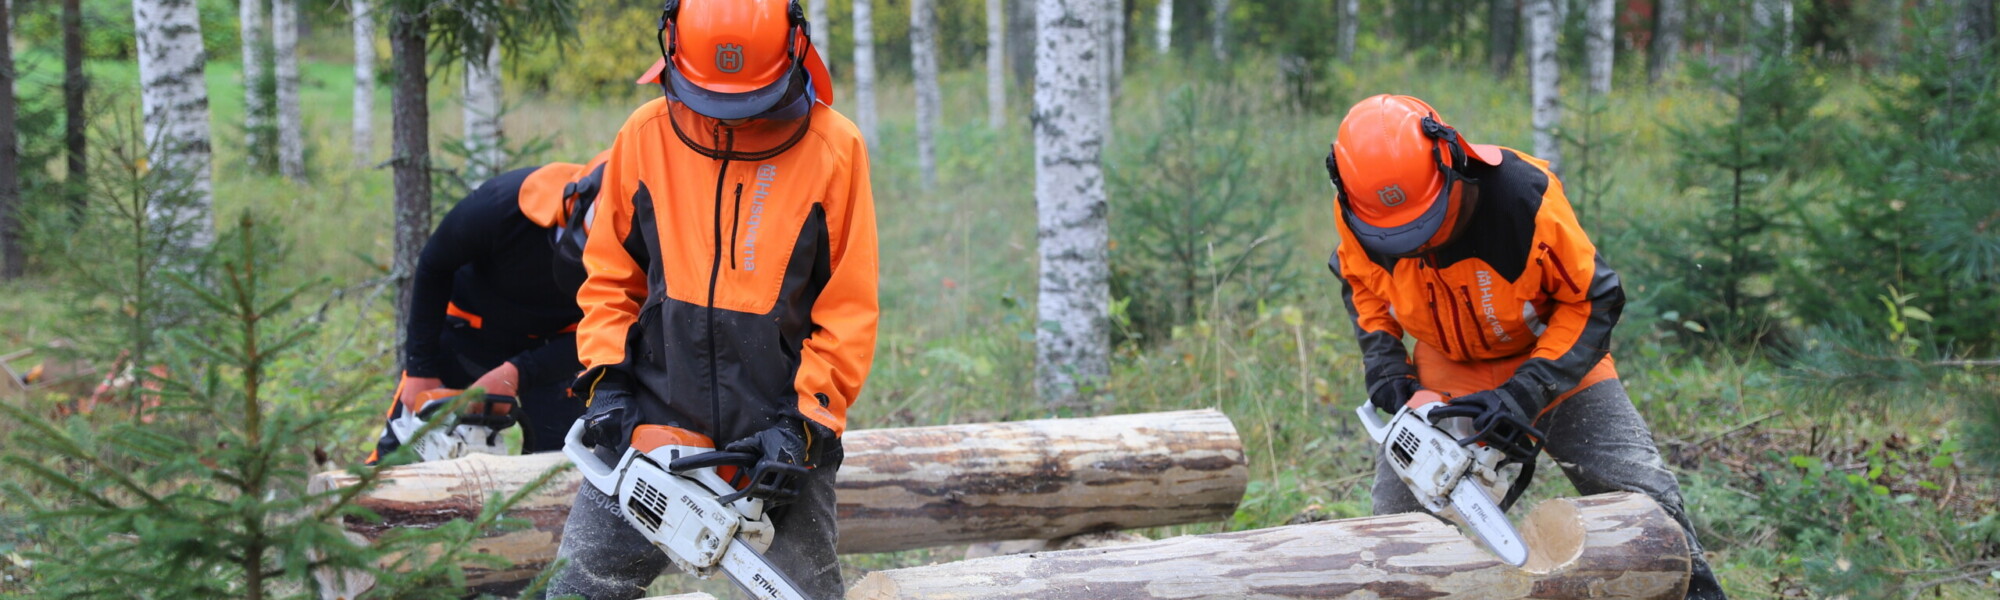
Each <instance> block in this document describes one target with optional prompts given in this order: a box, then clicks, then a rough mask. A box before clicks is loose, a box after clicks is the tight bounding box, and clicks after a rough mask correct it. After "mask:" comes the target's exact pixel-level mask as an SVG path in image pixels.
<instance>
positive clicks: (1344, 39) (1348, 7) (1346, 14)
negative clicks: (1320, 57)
mask: <svg viewBox="0 0 2000 600" xmlns="http://www.w3.org/2000/svg"><path fill="white" fill-rule="evenodd" d="M1360 33H1361V0H1340V31H1339V37H1338V38H1336V39H1335V40H1334V52H1335V56H1336V57H1338V58H1339V59H1340V60H1341V61H1343V62H1345V61H1350V60H1354V38H1355V37H1356V36H1358V35H1360Z"/></svg>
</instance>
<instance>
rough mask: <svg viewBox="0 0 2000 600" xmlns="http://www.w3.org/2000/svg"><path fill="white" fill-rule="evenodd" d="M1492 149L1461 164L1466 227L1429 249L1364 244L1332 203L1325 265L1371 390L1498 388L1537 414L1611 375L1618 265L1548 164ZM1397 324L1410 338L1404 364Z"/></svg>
mask: <svg viewBox="0 0 2000 600" xmlns="http://www.w3.org/2000/svg"><path fill="white" fill-rule="evenodd" d="M1501 150H1502V151H1501V154H1502V157H1503V159H1502V160H1501V162H1500V165H1499V166H1488V165H1485V164H1481V163H1478V162H1477V161H1473V162H1472V164H1471V166H1469V167H1468V168H1466V169H1465V170H1464V172H1465V174H1466V175H1467V176H1468V177H1471V178H1473V179H1476V180H1478V184H1477V185H1478V189H1479V196H1478V199H1477V201H1476V204H1475V208H1474V209H1473V214H1472V215H1471V217H1470V220H1469V221H1468V223H1467V224H1466V225H1465V227H1466V228H1467V230H1466V231H1465V232H1464V233H1462V234H1460V236H1459V237H1458V239H1456V240H1455V241H1452V242H1451V243H1449V244H1447V245H1446V246H1444V247H1442V248H1439V249H1437V250H1435V251H1433V252H1430V253H1428V254H1423V255H1419V256H1415V257H1406V258H1392V257H1387V256H1382V255H1378V254H1374V253H1371V252H1368V251H1367V250H1366V249H1364V248H1362V247H1361V246H1360V245H1359V244H1358V243H1356V242H1355V241H1354V239H1355V238H1354V235H1353V233H1352V232H1350V231H1348V230H1347V225H1346V219H1345V218H1343V217H1342V215H1339V214H1338V212H1339V211H1340V210H1341V208H1340V207H1339V206H1338V204H1336V205H1335V207H1334V210H1335V212H1336V214H1335V217H1336V218H1335V219H1334V222H1335V223H1339V224H1340V225H1339V227H1340V234H1341V235H1340V237H1341V241H1340V245H1339V246H1338V247H1337V248H1336V249H1335V250H1334V254H1333V257H1332V259H1331V260H1329V261H1328V266H1330V267H1331V268H1332V269H1333V272H1334V274H1335V275H1337V276H1339V277H1340V278H1341V284H1342V285H1341V298H1342V300H1343V301H1345V302H1346V305H1347V311H1348V313H1349V314H1351V315H1353V317H1354V328H1355V336H1356V337H1357V338H1358V339H1359V341H1360V343H1361V348H1362V362H1363V368H1364V369H1365V371H1366V375H1367V382H1368V386H1369V390H1370V391H1371V392H1373V391H1375V389H1376V387H1377V386H1380V385H1383V383H1384V382H1386V381H1389V380H1392V379H1395V378H1400V377H1417V378H1418V379H1419V380H1420V381H1421V383H1422V385H1423V386H1424V387H1426V388H1438V389H1440V391H1445V392H1446V393H1452V394H1459V395H1462V394H1465V393H1470V392H1472V391H1479V390H1483V389H1493V388H1496V387H1497V388H1501V389H1504V390H1505V391H1507V392H1508V394H1509V395H1511V396H1513V397H1514V399H1515V400H1516V401H1517V402H1519V403H1520V404H1521V406H1520V407H1519V408H1521V410H1522V412H1524V413H1525V414H1527V415H1539V414H1541V413H1542V412H1543V411H1544V410H1546V409H1548V408H1553V406H1554V404H1555V402H1557V401H1559V400H1560V399H1561V398H1563V397H1566V396H1567V394H1568V393H1569V392H1571V391H1573V390H1575V389H1579V388H1580V386H1581V385H1582V384H1584V383H1595V381H1596V380H1599V379H1604V378H1608V377H1616V374H1615V371H1613V370H1612V368H1611V361H1610V358H1609V353H1610V348H1611V329H1612V326H1614V325H1616V324H1617V323H1618V316H1619V313H1620V312H1621V311H1622V310H1623V308H1624V305H1625V293H1624V290H1623V288H1622V287H1621V286H1620V285H1619V281H1618V274H1617V273H1615V272H1613V271H1612V270H1611V267H1610V266H1608V265H1606V264H1605V262H1604V259H1603V257H1601V256H1599V254H1598V252H1597V249H1596V247H1595V246H1593V245H1592V244H1591V242H1590V238H1589V237H1588V236H1586V235H1585V234H1584V231H1583V228H1582V226H1580V225H1579V224H1578V223H1577V220H1576V214H1575V213H1574V212H1573V211H1572V210H1571V209H1570V204H1569V200H1568V199H1567V198H1565V197H1564V195H1563V190H1562V183H1561V181H1559V180H1557V179H1556V177H1555V175H1554V174H1553V173H1551V172H1550V171H1549V169H1548V162H1547V161H1543V160H1541V159H1538V158H1534V157H1531V156H1527V155H1525V154H1521V153H1519V152H1517V151H1515V150H1511V149H1506V148H1503V149H1501ZM1405 334H1408V335H1409V336H1410V337H1412V338H1415V339H1416V341H1417V344H1418V346H1417V354H1418V356H1417V360H1416V361H1414V362H1412V361H1411V360H1410V357H1409V354H1408V353H1406V352H1405V350H1404V347H1403V342H1402V338H1403V336H1404V335H1405ZM1482 380H1483V381H1482Z"/></svg>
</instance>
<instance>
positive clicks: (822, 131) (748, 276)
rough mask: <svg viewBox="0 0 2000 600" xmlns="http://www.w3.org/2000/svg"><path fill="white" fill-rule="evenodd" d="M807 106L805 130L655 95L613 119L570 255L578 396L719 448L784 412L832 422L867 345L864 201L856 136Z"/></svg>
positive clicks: (871, 312) (855, 382)
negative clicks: (612, 394)
mask: <svg viewBox="0 0 2000 600" xmlns="http://www.w3.org/2000/svg"><path fill="white" fill-rule="evenodd" d="M811 111H812V112H811V115H810V116H809V120H808V121H807V123H809V127H808V128H807V129H805V130H804V131H803V133H799V126H798V125H797V123H798V122H797V121H785V122H772V121H765V120H754V119H753V120H750V121H747V122H744V123H740V124H737V125H723V124H721V123H720V122H717V121H714V120H712V119H707V118H706V117H700V116H699V115H693V113H692V112H691V111H688V110H687V109H686V108H684V107H677V106H676V103H674V102H673V101H671V100H668V99H664V98H662V99H658V100H654V101H652V102H650V103H648V104H646V105H645V106H643V107H641V108H640V109H639V110H638V111H637V112H635V113H633V114H632V117H631V118H630V119H629V120H628V121H626V123H625V125H624V127H623V128H622V129H621V130H620V131H619V133H618V140H617V142H616V143H615V144H614V145H613V147H612V149H611V158H610V163H609V165H608V167H607V168H606V171H605V174H604V179H603V183H602V187H601V193H600V196H599V200H598V202H597V207H596V208H597V216H596V218H595V219H594V220H593V221H592V226H591V235H590V240H589V242H588V244H587V246H586V247H585V251H584V264H585V266H586V267H587V268H588V270H589V278H588V279H586V280H585V281H584V284H583V288H582V290H580V291H579V292H578V295H577V302H578V303H579V304H580V305H581V306H582V307H583V313H584V316H583V324H582V325H581V327H580V328H579V329H578V333H577V338H578V353H579V356H580V358H581V359H582V361H583V366H584V368H585V371H584V373H583V374H582V375H581V376H579V377H578V379H577V382H576V384H575V388H573V389H574V391H575V393H576V395H578V396H583V397H586V398H590V399H592V400H595V399H596V398H598V397H599V394H602V393H603V392H605V391H606V390H611V389H619V390H627V391H630V392H632V394H633V395H634V397H635V399H636V403H637V404H638V405H639V411H640V413H641V417H642V419H643V421H644V422H645V423H649V424H656V425H668V426H674V427H680V428H683V429H689V430H693V431H695V432H697V433H701V434H704V435H708V436H709V437H711V438H713V439H715V440H716V441H717V442H718V443H728V442H729V441H731V440H736V439H741V438H742V437H745V436H747V435H749V434H751V433H754V432H757V431H759V430H762V429H765V428H768V427H770V426H772V425H774V424H776V423H777V422H779V420H780V418H781V417H795V418H801V419H804V420H806V422H809V423H814V424H817V425H818V426H819V427H821V428H824V430H823V431H820V432H819V434H820V435H834V436H838V435H840V434H841V433H842V432H844V431H845V430H846V427H847V408H848V405H849V404H851V403H853V402H854V400H855V397H856V396H857V395H859V394H860V392H861V386H862V383H863V382H864V381H865V380H866V379H867V377H868V370H869V365H870V364H871V362H872V361H873V360H874V353H875V327H876V319H877V303H876V277H877V262H878V260H877V255H876V237H875V208H874V199H873V193H872V192H871V191H870V187H869V181H868V152H867V148H866V146H865V145H864V144H863V141H862V138H861V135H860V133H859V132H858V131H857V130H856V128H855V127H854V124H853V123H852V122H850V121H848V120H847V119H846V118H845V117H842V116H841V115H840V114H839V113H837V112H835V111H834V110H833V109H832V108H830V107H827V106H825V105H818V104H816V105H814V106H813V107H812V109H811ZM675 118H680V119H683V121H682V127H681V128H680V130H679V131H677V130H676V128H675V127H674V126H673V124H672V121H671V120H672V119H675ZM795 134H797V136H796V137H794V136H795ZM682 135H685V136H687V137H688V139H686V140H683V139H681V136H682ZM787 140H791V141H787ZM793 142H795V143H793ZM697 145H698V146H699V147H701V148H716V149H723V150H729V149H732V148H774V147H775V148H783V149H782V150H781V151H778V152H776V153H775V154H774V155H769V156H765V157H762V158H761V159H758V160H739V159H731V158H728V157H727V156H730V155H727V154H711V153H709V152H705V151H702V150H698V149H696V148H695V147H694V146H697Z"/></svg>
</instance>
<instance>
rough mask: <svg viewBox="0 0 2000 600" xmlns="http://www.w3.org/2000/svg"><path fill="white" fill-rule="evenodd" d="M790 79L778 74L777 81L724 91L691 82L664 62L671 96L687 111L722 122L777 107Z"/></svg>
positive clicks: (788, 85) (678, 70) (750, 115)
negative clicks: (736, 90)
mask: <svg viewBox="0 0 2000 600" xmlns="http://www.w3.org/2000/svg"><path fill="white" fill-rule="evenodd" d="M792 69H793V70H797V69H798V67H797V66H794V67H792ZM793 79H795V78H794V77H791V76H786V77H779V78H778V80H777V81H773V82H771V84H770V85H766V86H764V87H761V88H757V89H754V90H750V91H747V92H738V93H728V92H717V91H713V90H709V89H707V88H703V87H701V86H699V85H695V84H694V82H692V81H688V80H687V77H684V76H682V75H681V71H680V69H675V68H673V67H672V65H668V68H667V86H668V88H669V90H671V91H672V92H673V93H674V98H675V99H677V100H680V101H681V103H682V104H685V105H687V107H688V109H689V110H693V111H694V112H697V113H700V114H701V115H702V116H704V117H708V118H711V119H721V120H725V121H727V120H733V119H748V118H750V117H755V116H758V115H761V114H764V113H765V112H766V111H769V110H771V107H773V106H777V104H778V101H779V100H782V99H784V97H785V92H787V91H790V90H791V87H792V80H793Z"/></svg>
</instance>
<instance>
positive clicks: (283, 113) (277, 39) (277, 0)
mask: <svg viewBox="0 0 2000 600" xmlns="http://www.w3.org/2000/svg"><path fill="white" fill-rule="evenodd" d="M271 52H272V55H273V57H274V60H272V61H271V63H272V65H273V67H274V69H273V70H275V71H276V72H277V73H276V75H277V79H278V173H280V174H282V175H284V176H285V177H289V178H291V179H292V180H293V181H304V180H305V178H306V141H305V129H306V126H305V115H304V114H302V113H301V112H300V110H299V6H298V0H271Z"/></svg>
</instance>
